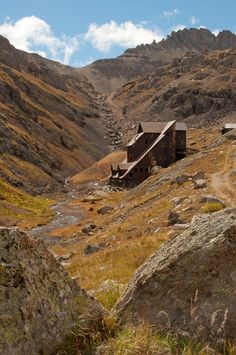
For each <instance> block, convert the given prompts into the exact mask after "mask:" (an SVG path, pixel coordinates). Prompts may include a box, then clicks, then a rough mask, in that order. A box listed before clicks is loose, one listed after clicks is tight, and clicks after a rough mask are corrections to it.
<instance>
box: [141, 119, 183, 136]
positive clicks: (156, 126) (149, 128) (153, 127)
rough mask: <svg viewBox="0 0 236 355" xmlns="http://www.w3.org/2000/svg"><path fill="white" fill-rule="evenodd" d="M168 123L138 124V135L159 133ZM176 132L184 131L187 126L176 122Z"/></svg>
mask: <svg viewBox="0 0 236 355" xmlns="http://www.w3.org/2000/svg"><path fill="white" fill-rule="evenodd" d="M168 123H169V122H150V121H149V122H140V123H139V127H138V132H139V134H140V133H141V132H144V133H161V132H162V131H163V129H164V128H165V127H166V125H167V124H168ZM175 127H176V131H186V130H187V126H186V124H185V123H184V122H176V126H175Z"/></svg>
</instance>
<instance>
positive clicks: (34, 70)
mask: <svg viewBox="0 0 236 355" xmlns="http://www.w3.org/2000/svg"><path fill="white" fill-rule="evenodd" d="M82 79H83V78H81V76H80V75H79V74H78V73H77V72H76V70H75V69H73V68H70V67H67V66H64V65H62V64H60V63H56V62H53V61H49V60H47V59H44V58H41V57H40V56H38V55H36V54H29V53H25V52H23V51H19V50H16V49H15V48H14V47H13V46H11V45H10V43H9V42H8V41H7V40H6V39H4V38H3V37H0V167H1V169H0V178H4V179H7V180H8V181H9V182H11V183H12V184H13V185H15V186H19V187H22V188H24V189H25V190H27V191H29V192H32V191H33V192H38V193H40V192H42V191H51V190H52V189H53V188H54V187H55V186H57V185H58V184H59V183H61V182H62V181H63V180H64V179H65V178H66V177H68V175H72V174H74V173H76V172H78V171H80V170H82V169H84V168H86V167H88V166H90V165H91V164H92V163H93V162H95V161H96V160H98V159H99V158H101V157H103V156H104V155H106V153H107V152H108V143H107V141H106V140H105V139H104V121H105V120H103V119H102V118H101V117H100V111H99V110H100V103H99V101H98V100H97V94H96V93H95V92H94V89H93V87H92V86H91V84H89V83H87V82H85V81H83V80H82Z"/></svg>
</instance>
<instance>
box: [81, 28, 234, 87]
mask: <svg viewBox="0 0 236 355" xmlns="http://www.w3.org/2000/svg"><path fill="white" fill-rule="evenodd" d="M235 47H236V36H235V34H233V33H232V32H230V31H221V32H220V33H219V34H218V35H217V36H215V35H214V34H213V33H211V32H210V31H209V30H207V29H204V28H201V29H196V28H190V29H184V30H179V31H177V32H172V33H171V35H169V36H167V38H166V39H163V40H162V41H161V42H158V43H156V42H155V41H153V43H151V44H141V45H139V46H137V47H136V48H131V49H128V50H126V51H125V52H124V53H123V54H122V55H121V56H119V57H117V58H113V59H103V60H97V61H95V62H94V63H92V64H90V65H88V66H86V67H83V68H79V69H78V72H79V73H80V74H81V75H84V76H85V77H87V79H88V81H90V82H91V83H92V84H93V86H94V87H95V89H96V90H97V91H98V92H100V93H111V92H114V91H115V90H117V89H118V88H120V87H121V86H122V85H124V84H126V83H127V82H129V81H132V80H135V79H138V78H140V77H142V76H145V75H148V74H151V73H152V72H154V71H155V70H156V69H157V68H158V67H161V66H163V65H165V64H168V63H171V62H172V61H173V60H175V59H178V58H181V57H182V56H184V55H185V54H186V53H187V52H195V53H202V52H204V51H208V50H218V49H231V48H235ZM204 75H205V74H204Z"/></svg>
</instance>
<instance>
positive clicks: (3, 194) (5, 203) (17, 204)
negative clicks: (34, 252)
mask: <svg viewBox="0 0 236 355" xmlns="http://www.w3.org/2000/svg"><path fill="white" fill-rule="evenodd" d="M51 203H52V201H50V200H49V199H46V198H43V197H35V196H31V195H29V194H27V193H25V192H23V191H21V190H19V189H17V188H15V187H12V186H11V185H9V184H8V183H6V182H4V181H3V180H0V225H9V226H12V225H17V226H19V227H21V228H25V229H30V228H32V227H34V226H36V225H38V224H41V223H46V222H48V221H49V220H50V219H51V218H52V217H53V214H52V212H51V210H50V208H49V206H50V204H51Z"/></svg>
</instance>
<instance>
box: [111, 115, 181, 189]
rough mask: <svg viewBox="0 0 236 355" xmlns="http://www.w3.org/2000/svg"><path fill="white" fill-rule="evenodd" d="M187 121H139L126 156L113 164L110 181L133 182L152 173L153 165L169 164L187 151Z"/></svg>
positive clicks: (113, 182) (116, 183) (130, 183)
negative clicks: (120, 161)
mask: <svg viewBox="0 0 236 355" xmlns="http://www.w3.org/2000/svg"><path fill="white" fill-rule="evenodd" d="M186 130H187V128H186V125H185V123H178V122H176V121H170V122H141V123H140V124H139V127H138V132H137V134H136V135H135V136H134V137H133V139H132V140H131V141H130V142H129V143H128V145H127V158H126V159H125V161H124V162H122V163H121V164H112V166H111V176H110V183H111V184H114V185H118V186H135V185H137V184H139V183H140V182H142V181H143V180H145V179H146V178H147V177H148V176H150V175H151V170H152V168H153V167H154V166H156V165H158V166H161V167H168V166H169V165H171V164H172V163H174V162H175V161H177V160H179V159H181V158H183V157H184V156H185V152H186Z"/></svg>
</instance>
